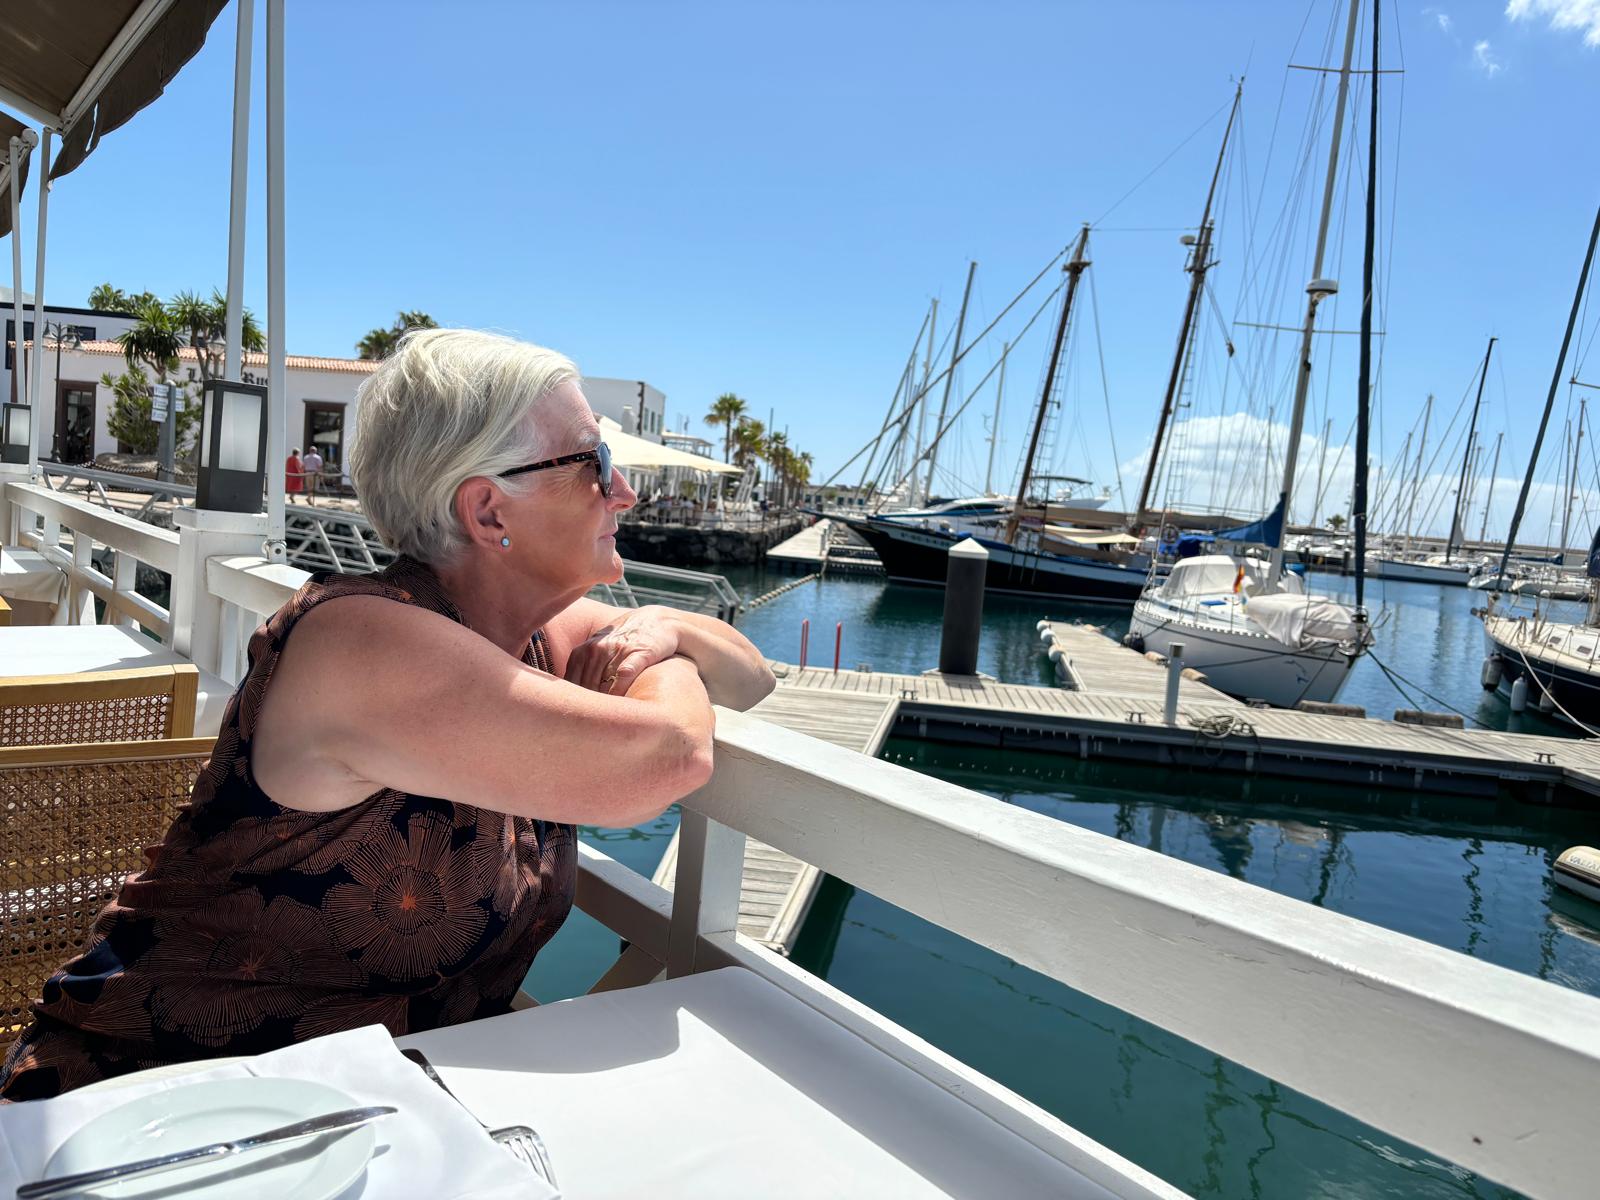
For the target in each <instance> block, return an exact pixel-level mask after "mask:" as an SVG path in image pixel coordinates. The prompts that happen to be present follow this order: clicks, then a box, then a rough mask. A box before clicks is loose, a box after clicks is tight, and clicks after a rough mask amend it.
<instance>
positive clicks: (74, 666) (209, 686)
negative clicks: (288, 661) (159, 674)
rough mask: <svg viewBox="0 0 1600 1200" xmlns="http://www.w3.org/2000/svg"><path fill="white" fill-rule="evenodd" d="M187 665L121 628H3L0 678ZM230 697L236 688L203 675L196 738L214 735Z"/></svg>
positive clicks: (197, 700)
mask: <svg viewBox="0 0 1600 1200" xmlns="http://www.w3.org/2000/svg"><path fill="white" fill-rule="evenodd" d="M188 661H189V660H188V659H186V658H184V657H183V656H182V655H181V654H177V653H175V652H173V651H171V650H169V649H167V648H166V647H165V646H163V645H161V643H159V642H154V641H151V640H150V639H149V638H147V637H146V636H145V635H144V634H142V633H140V632H138V631H137V630H134V629H124V628H122V627H121V626H119V625H39V626H34V625H27V626H18V627H13V628H6V627H3V626H0V678H10V677H13V676H17V675H76V674H79V673H80V672H83V671H120V670H126V669H128V668H130V667H167V666H175V665H177V664H178V663H186V662H188ZM232 695H233V685H232V684H230V683H228V682H227V681H226V680H224V679H221V678H219V677H218V676H216V675H213V674H211V672H209V671H204V670H202V671H201V672H200V691H199V695H198V696H196V697H195V714H194V732H195V736H196V737H211V736H213V735H215V734H216V732H217V730H218V729H220V728H221V727H222V713H223V710H224V709H225V708H226V707H227V704H228V698H229V697H230V696H232Z"/></svg>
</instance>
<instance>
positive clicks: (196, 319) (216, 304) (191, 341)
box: [165, 289, 267, 380]
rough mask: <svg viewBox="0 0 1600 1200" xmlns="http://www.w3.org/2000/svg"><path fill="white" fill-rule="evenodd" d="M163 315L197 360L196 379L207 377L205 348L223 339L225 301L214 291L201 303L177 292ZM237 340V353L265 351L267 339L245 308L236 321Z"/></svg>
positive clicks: (207, 357) (207, 359)
mask: <svg viewBox="0 0 1600 1200" xmlns="http://www.w3.org/2000/svg"><path fill="white" fill-rule="evenodd" d="M165 307H166V311H167V314H168V315H169V316H170V317H171V319H172V323H173V325H174V326H176V328H177V329H178V331H179V333H180V334H187V335H188V342H187V343H186V344H187V345H188V346H189V348H190V349H192V350H193V351H194V352H195V357H196V358H197V359H199V361H200V378H201V379H202V380H209V379H210V378H211V363H212V361H213V360H212V359H211V358H210V357H209V356H208V355H207V354H206V347H207V346H209V345H210V344H211V343H212V342H215V341H218V340H220V339H221V338H223V337H224V336H226V333H227V329H228V301H227V298H226V297H225V296H223V294H222V293H221V292H219V291H217V290H215V289H213V290H212V292H211V298H210V299H209V300H202V299H201V298H200V297H199V296H198V295H196V294H195V293H194V292H187V291H185V292H179V293H178V294H177V295H176V296H174V297H173V298H172V299H171V300H170V301H168V302H167V304H166V306H165ZM239 330H240V332H239V340H240V341H241V342H242V343H243V346H242V347H241V350H250V351H261V350H265V349H266V348H267V339H266V338H265V337H264V336H262V333H261V327H260V326H259V325H257V324H256V318H255V314H254V313H252V312H251V311H250V310H249V309H248V308H247V309H245V310H244V313H243V315H242V316H241V318H240V326H239Z"/></svg>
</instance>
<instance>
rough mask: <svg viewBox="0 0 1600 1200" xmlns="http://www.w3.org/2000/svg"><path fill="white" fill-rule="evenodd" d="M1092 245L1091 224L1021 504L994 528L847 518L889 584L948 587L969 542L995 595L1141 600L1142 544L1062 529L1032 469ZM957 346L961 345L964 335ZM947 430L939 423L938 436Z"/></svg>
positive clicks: (1072, 281)
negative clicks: (953, 553)
mask: <svg viewBox="0 0 1600 1200" xmlns="http://www.w3.org/2000/svg"><path fill="white" fill-rule="evenodd" d="M1088 246H1089V227H1088V226H1087V225H1085V226H1084V227H1083V229H1082V231H1081V232H1080V233H1079V234H1078V240H1077V242H1076V244H1075V245H1074V247H1073V251H1072V256H1071V258H1069V259H1068V261H1067V262H1066V264H1065V265H1064V266H1063V267H1062V270H1063V271H1064V272H1065V273H1066V276H1067V283H1066V288H1065V291H1064V294H1063V297H1062V301H1061V311H1060V315H1059V317H1058V318H1057V321H1056V329H1055V337H1054V340H1053V342H1052V345H1051V350H1050V359H1049V363H1048V365H1047V367H1046V369H1045V379H1044V387H1043V389H1042V390H1041V392H1040V396H1039V403H1038V406H1037V407H1036V409H1035V411H1034V421H1033V431H1032V436H1031V438H1030V440H1029V443H1028V451H1027V456H1026V458H1025V459H1024V461H1023V468H1022V479H1021V483H1020V484H1019V486H1018V488H1017V499H1016V502H1015V503H1013V504H1010V505H1009V506H1006V507H1007V511H1005V512H1004V520H1003V522H1002V523H999V524H998V525H997V526H996V527H994V528H992V529H990V528H985V527H983V526H979V525H976V524H959V525H958V523H956V522H952V521H950V520H948V519H945V520H940V519H938V518H935V519H933V520H925V519H923V520H919V519H912V520H907V519H906V517H907V516H908V514H895V515H885V516H871V517H848V518H845V523H846V524H847V525H849V527H850V528H851V529H853V530H854V531H855V532H856V533H858V534H859V535H860V536H861V537H862V538H863V539H865V541H866V542H867V544H868V545H870V546H871V547H872V548H873V549H874V550H875V551H877V554H878V558H879V560H880V561H881V562H882V563H883V566H884V570H885V572H886V573H887V574H888V576H889V578H890V579H891V580H895V581H897V582H902V583H921V584H931V585H935V586H940V587H942V586H943V585H944V581H945V574H946V572H947V571H948V569H949V561H948V556H949V553H950V549H951V547H953V546H954V545H955V544H956V542H958V541H960V540H962V538H964V537H968V536H971V537H975V538H976V539H977V540H978V542H979V543H980V544H981V545H982V546H983V547H984V549H986V550H987V551H988V552H989V566H988V574H987V577H986V587H987V589H988V590H989V591H992V592H1009V593H1016V594H1021V595H1030V596H1055V597H1059V598H1063V599H1071V600H1082V601H1089V602H1099V603H1111V604H1122V605H1126V604H1131V603H1132V602H1133V600H1134V599H1135V597H1137V596H1138V595H1139V591H1140V589H1141V588H1142V587H1143V586H1144V581H1145V577H1146V575H1147V574H1148V572H1149V569H1150V557H1149V556H1148V555H1146V554H1142V553H1138V552H1137V547H1138V544H1139V539H1138V538H1136V537H1133V536H1132V535H1130V534H1126V533H1117V532H1106V531H1103V530H1089V529H1080V528H1076V527H1073V526H1066V525H1062V524H1060V523H1058V522H1057V521H1056V520H1055V518H1056V517H1057V516H1059V515H1060V513H1061V509H1060V508H1059V506H1057V505H1055V504H1052V503H1051V501H1052V499H1053V498H1054V497H1053V496H1052V495H1051V494H1050V492H1049V487H1048V485H1049V484H1050V483H1051V482H1055V480H1053V479H1052V478H1051V477H1047V476H1043V475H1040V474H1038V473H1036V472H1035V470H1034V467H1035V461H1036V459H1037V457H1038V453H1039V442H1040V435H1041V433H1042V431H1043V429H1044V425H1045V421H1046V417H1047V415H1048V413H1049V410H1050V407H1051V405H1052V403H1053V402H1054V393H1055V385H1056V379H1057V374H1058V370H1059V368H1060V365H1061V352H1062V348H1063V346H1064V345H1065V343H1066V336H1067V329H1068V325H1069V323H1070V321H1071V319H1072V309H1073V301H1074V299H1075V297H1076V295H1077V291H1078V282H1079V280H1080V278H1081V277H1082V275H1083V272H1084V271H1085V270H1086V269H1087V268H1088V267H1089V259H1088V257H1087V251H1088ZM964 307H965V306H963V308H964ZM958 329H959V323H958ZM957 341H958V343H959V333H958V335H957ZM942 416H943V414H942V413H941V418H942ZM947 429H948V426H947V425H946V424H945V423H944V421H943V420H942V419H941V421H940V423H939V426H938V430H937V433H938V436H942V435H943V434H944V432H945V431H946V430H947ZM937 443H938V437H937V436H936V438H935V440H934V446H933V447H931V448H930V450H931V451H933V452H936V447H937ZM924 454H925V455H928V456H929V457H930V471H929V477H930V478H931V476H932V471H931V462H932V459H931V454H929V452H924ZM1041 486H1043V487H1044V489H1045V490H1044V493H1043V494H1040V492H1039V490H1038V489H1039V488H1040V487H1041ZM996 507H997V509H998V507H999V506H996ZM1000 515H1001V514H1000V513H999V512H998V511H991V512H989V513H985V514H982V517H984V518H997V517H999V516H1000Z"/></svg>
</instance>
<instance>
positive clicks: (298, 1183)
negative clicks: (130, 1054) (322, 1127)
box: [45, 1077, 377, 1200]
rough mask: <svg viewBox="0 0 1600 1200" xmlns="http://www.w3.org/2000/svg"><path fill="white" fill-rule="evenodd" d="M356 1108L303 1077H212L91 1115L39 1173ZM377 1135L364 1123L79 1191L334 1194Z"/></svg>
mask: <svg viewBox="0 0 1600 1200" xmlns="http://www.w3.org/2000/svg"><path fill="white" fill-rule="evenodd" d="M356 1107H358V1105H357V1103H356V1101H354V1100H352V1099H351V1098H350V1097H349V1096H346V1095H345V1094H344V1093H343V1092H341V1091H338V1090H337V1089H335V1088H331V1087H328V1086H327V1085H326V1084H321V1083H312V1082H311V1081H310V1080H305V1079H275V1078H256V1077H251V1078H248V1079H217V1080H213V1081H211V1082H209V1083H193V1084H188V1085H185V1086H180V1087H174V1088H171V1089H169V1090H167V1091H163V1092H153V1093H151V1094H150V1095H147V1096H141V1097H140V1098H139V1099H137V1100H133V1101H130V1102H129V1103H127V1104H124V1105H122V1106H121V1107H120V1108H114V1109H112V1110H111V1111H110V1112H108V1113H106V1114H105V1115H104V1116H103V1117H96V1118H95V1119H94V1120H92V1121H90V1122H89V1123H88V1124H87V1125H85V1126H84V1127H83V1128H82V1129H80V1130H78V1132H77V1133H75V1134H73V1135H72V1136H71V1137H70V1138H68V1139H67V1140H66V1141H65V1142H63V1143H62V1144H61V1147H60V1148H59V1149H58V1150H57V1151H56V1152H55V1154H53V1155H52V1156H51V1158H50V1161H49V1163H47V1164H46V1165H45V1176H46V1177H47V1178H48V1177H50V1176H54V1175H70V1174H73V1173H75V1172H78V1171H93V1170H96V1169H98V1168H100V1167H111V1166H116V1165H117V1164H118V1163H126V1162H133V1161H135V1160H137V1159H141V1158H153V1157H154V1156H156V1155H158V1154H170V1153H172V1152H173V1151H177V1150H189V1149H193V1148H195V1147H197V1146H204V1145H206V1144H207V1143H210V1142H222V1141H227V1140H229V1139H231V1138H236V1137H242V1136H244V1135H246V1134H251V1133H265V1132H266V1131H267V1130H269V1129H276V1128H277V1127H278V1126H280V1125H289V1124H292V1123H293V1122H295V1121H304V1120H306V1119H307V1118H310V1117H317V1116H322V1115H323V1114H324V1113H331V1112H338V1111H339V1110H340V1109H343V1108H356ZM376 1140H377V1138H376V1135H375V1134H374V1133H373V1131H372V1127H371V1126H370V1125H364V1126H362V1127H361V1128H359V1129H354V1130H351V1131H349V1132H347V1133H342V1134H329V1135H324V1136H323V1137H319V1138H306V1139H303V1140H301V1141H298V1142H287V1143H285V1144H284V1145H283V1146H282V1147H280V1148H276V1149H273V1148H268V1149H263V1150H254V1151H251V1152H249V1153H247V1154H241V1155H239V1156H237V1157H234V1158H229V1159H225V1160H223V1161H221V1162H207V1163H198V1164H196V1165H195V1166H193V1167H184V1168H179V1169H177V1170H173V1171H167V1172H165V1173H163V1174H161V1175H151V1176H147V1177H146V1178H144V1179H131V1180H128V1181H126V1182H123V1183H112V1184H107V1185H105V1186H104V1187H100V1188H97V1189H95V1190H94V1191H93V1192H85V1193H82V1194H83V1195H84V1196H93V1197H105V1198H106V1200H112V1198H113V1197H115V1198H116V1200H133V1198H134V1197H150V1198H154V1197H156V1196H163V1197H165V1196H171V1197H174V1198H176V1197H179V1196H182V1197H184V1200H190V1198H199V1197H207V1198H210V1200H218V1198H220V1197H224V1196H226V1197H228V1200H284V1198H286V1197H293V1200H333V1197H335V1196H337V1195H339V1193H340V1192H342V1191H344V1190H345V1189H346V1188H347V1187H349V1186H350V1185H351V1184H352V1183H354V1182H355V1181H356V1180H357V1179H359V1178H360V1177H361V1173H362V1172H363V1171H364V1170H366V1167H367V1160H368V1159H370V1158H371V1157H372V1148H373V1145H374V1143H375V1142H376Z"/></svg>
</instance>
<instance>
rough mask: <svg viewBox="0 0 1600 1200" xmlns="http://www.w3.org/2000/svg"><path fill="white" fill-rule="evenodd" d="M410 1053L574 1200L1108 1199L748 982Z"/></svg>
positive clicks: (652, 995)
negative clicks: (550, 1171) (535, 1145)
mask: <svg viewBox="0 0 1600 1200" xmlns="http://www.w3.org/2000/svg"><path fill="white" fill-rule="evenodd" d="M399 1044H400V1045H402V1046H416V1047H417V1048H419V1049H420V1050H422V1051H423V1052H424V1053H425V1054H426V1055H427V1056H428V1058H429V1060H430V1061H431V1062H432V1063H433V1064H434V1066H435V1067H436V1068H437V1069H438V1071H439V1073H440V1075H442V1076H443V1077H444V1079H445V1080H446V1082H448V1083H449V1085H450V1088H451V1090H452V1091H454V1092H455V1093H456V1094H457V1095H458V1096H459V1097H460V1098H461V1100H462V1101H463V1102H464V1103H466V1105H467V1106H468V1107H469V1108H471V1109H472V1110H473V1111H474V1113H475V1114H476V1115H477V1117H478V1118H479V1119H480V1120H482V1121H486V1122H488V1123H489V1124H491V1125H501V1124H513V1123H520V1124H527V1125H531V1126H533V1128H535V1129H537V1130H538V1131H539V1132H540V1134H541V1135H542V1136H543V1138H544V1142H545V1145H546V1147H547V1148H548V1149H549V1152H550V1157H551V1160H552V1166H553V1167H554V1169H555V1173H556V1181H557V1183H558V1184H559V1185H560V1187H561V1193H562V1195H563V1196H564V1197H566V1200H590V1198H594V1197H613V1196H614V1197H628V1198H630V1200H631V1198H634V1197H650V1198H651V1200H667V1198H669V1197H697V1198H703V1197H738V1198H739V1200H748V1198H749V1197H755V1196H760V1197H764V1198H767V1197H789V1196H794V1197H800V1196H804V1197H871V1198H872V1200H886V1198H890V1197H894V1198H899V1197H929V1196H973V1197H983V1198H984V1200H992V1198H993V1197H997V1196H1004V1197H1007V1198H1012V1197H1016V1198H1022V1197H1036V1196H1037V1197H1046V1196H1048V1197H1057V1198H1064V1197H1071V1198H1074V1200H1076V1198H1079V1197H1085V1198H1087V1197H1093V1198H1095V1200H1109V1197H1110V1193H1108V1192H1106V1191H1105V1190H1104V1189H1103V1188H1101V1187H1100V1186H1099V1185H1097V1184H1094V1183H1091V1182H1089V1181H1087V1180H1085V1179H1084V1178H1083V1177H1082V1176H1081V1175H1079V1174H1077V1173H1076V1172H1074V1171H1072V1170H1071V1169H1069V1168H1068V1167H1065V1166H1063V1165H1062V1164H1061V1163H1059V1162H1058V1161H1056V1160H1055V1159H1053V1158H1050V1157H1049V1156H1047V1155H1046V1154H1044V1153H1043V1152H1042V1151H1040V1150H1039V1149H1037V1148H1036V1147H1034V1146H1032V1145H1031V1144H1029V1143H1027V1142H1025V1141H1023V1140H1022V1139H1021V1138H1019V1137H1018V1136H1017V1135H1015V1134H1014V1133H1012V1132H1011V1131H1009V1130H1007V1129H1004V1128H1002V1127H1001V1126H999V1125H997V1124H996V1123H995V1122H994V1121H992V1120H991V1119H989V1118H988V1117H986V1116H984V1115H982V1114H980V1113H979V1112H978V1111H977V1110H976V1109H974V1108H972V1107H971V1106H970V1105H968V1104H966V1103H965V1102H963V1101H961V1100H958V1099H956V1098H955V1097H953V1096H951V1095H950V1094H949V1093H947V1092H946V1091H945V1090H944V1089H942V1088H940V1087H938V1086H936V1085H935V1084H933V1083H931V1082H930V1081H928V1080H927V1079H925V1078H923V1077H922V1076H920V1075H918V1074H916V1073H915V1072H913V1071H911V1070H910V1069H909V1068H907V1067H905V1066H903V1065H902V1064H900V1063H898V1062H896V1061H894V1060H892V1059H890V1058H889V1057H887V1056H886V1055H884V1054H882V1053H880V1052H879V1051H877V1050H875V1049H873V1048H872V1047H870V1046H868V1045H867V1044H866V1043H865V1042H863V1041H862V1040H861V1039H860V1038H858V1037H857V1036H856V1035H854V1034H852V1033H850V1032H849V1031H847V1030H845V1029H844V1028H842V1027H841V1026H839V1025H838V1024H836V1023H835V1022H833V1021H831V1020H830V1019H828V1018H827V1017H825V1016H823V1015H821V1014H820V1013H818V1012H816V1011H815V1010H813V1009H811V1008H810V1007H808V1006H806V1005H805V1004H802V1003H801V1002H800V1001H798V1000H796V999H794V998H793V997H792V996H790V995H789V994H788V993H786V992H784V991H782V990H781V989H779V988H777V987H775V986H774V985H772V984H770V983H767V982H766V981H765V980H763V979H761V978H759V977H758V976H756V975H754V974H753V973H751V972H749V971H745V970H742V969H739V968H728V969H725V970H721V971H713V972H709V973H706V974H702V975H693V976H689V977H686V978H683V979H676V980H670V981H667V982H663V983H654V984H649V985H647V986H644V987H638V988H631V989H627V990H624V991H617V992H608V993H603V994H600V995H596V996H583V997H579V998H578V999H575V1000H568V1001H563V1002H562V1003H559V1004H550V1005H546V1006H544V1007H542V1008H534V1009H528V1010H526V1011H523V1012H518V1013H512V1014H509V1015H507V1016H504V1017H495V1018H492V1019H490V1020H486V1021H475V1022H472V1023H470V1024H467V1025H456V1026H451V1027H449V1028H445V1029H435V1030H431V1031H429V1032H427V1033H421V1034H416V1035H413V1036H411V1037H406V1038H402V1039H400V1040H399ZM1068 1069H1070V1068H1068Z"/></svg>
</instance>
